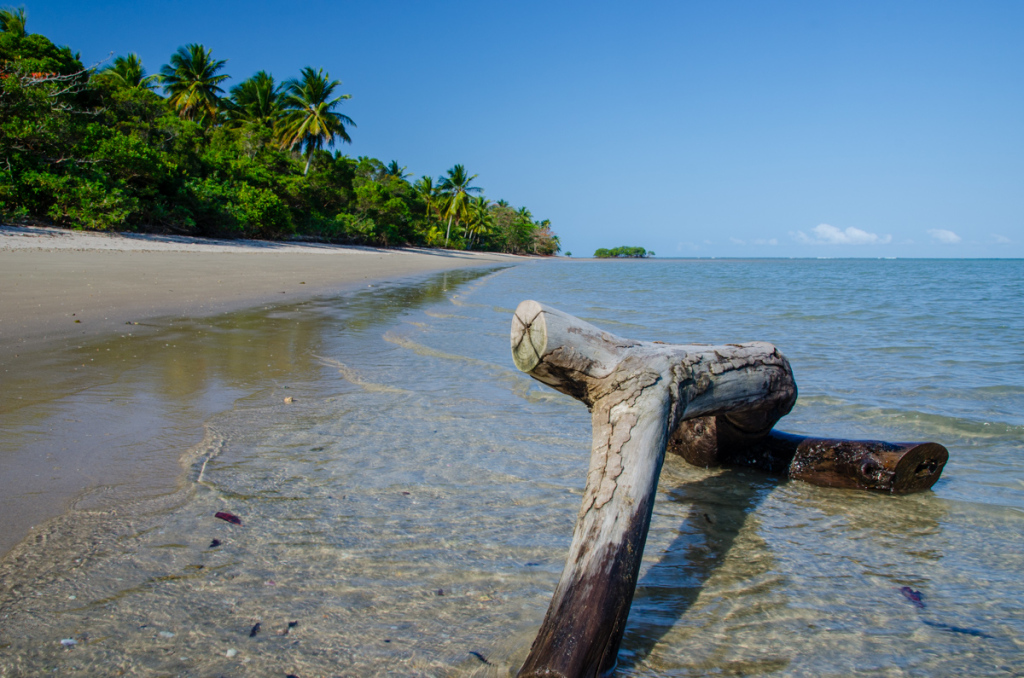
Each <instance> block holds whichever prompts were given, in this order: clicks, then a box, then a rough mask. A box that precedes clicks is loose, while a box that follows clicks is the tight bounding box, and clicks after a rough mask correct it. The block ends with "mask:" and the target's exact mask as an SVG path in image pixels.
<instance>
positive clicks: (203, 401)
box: [0, 227, 526, 556]
mask: <svg viewBox="0 0 1024 678" xmlns="http://www.w3.org/2000/svg"><path fill="white" fill-rule="evenodd" d="M523 261H526V259H524V258H523V257H513V256H510V255H500V254H487V253H462V252H445V251H433V250H381V249H374V248H355V247H337V246H326V245H317V244H293V243H264V242H252V241H248V242H247V241H227V242H210V241H201V240H196V239H192V238H174V237H171V238H168V237H159V236H127V237H124V236H110V235H104V234H92V233H74V232H68V231H61V230H59V229H42V228H26V229H20V228H11V227H0V379H2V385H3V389H2V391H0V393H2V396H0V431H2V434H3V435H2V436H0V517H2V523H0V525H2V526H0V556H3V555H4V554H6V553H8V552H9V551H10V549H11V548H12V547H14V546H15V545H16V544H17V543H18V542H20V541H21V540H22V539H24V538H25V536H26V535H28V534H29V533H30V531H31V528H32V527H33V526H36V525H39V524H41V523H43V522H44V521H46V520H47V519H50V518H53V517H56V516H59V515H61V514H63V513H64V512H65V511H67V510H68V509H69V508H79V509H92V508H95V509H98V510H117V507H118V506H120V505H122V504H123V503H125V502H126V501H131V500H135V499H138V498H140V497H145V496H157V495H160V494H161V493H165V492H169V491H173V490H174V488H175V484H176V482H178V480H179V479H180V477H181V472H182V469H181V467H180V464H179V461H180V459H181V457H182V454H183V453H184V451H185V450H187V449H188V448H189V447H190V446H193V445H196V444H198V443H199V442H200V441H201V440H202V438H203V436H204V429H203V422H204V421H206V420H207V419H208V418H209V416H211V415H212V414H213V413H215V412H218V411H223V410H224V409H230V408H231V407H232V406H233V403H234V401H235V400H236V399H237V398H238V397H239V395H240V394H241V393H243V392H245V391H246V390H247V389H250V390H253V391H255V390H259V389H260V388H265V386H266V383H269V382H273V383H276V384H282V383H287V382H288V380H289V379H294V378H296V375H294V374H293V373H292V372H291V370H292V368H293V367H294V359H295V354H294V353H295V351H296V349H295V347H294V346H292V343H294V342H293V341H292V339H293V338H292V339H287V340H286V339H282V337H288V336H290V335H289V333H288V330H287V329H286V327H285V326H280V327H275V326H274V324H273V322H270V321H268V320H267V318H268V314H271V315H272V314H273V313H278V314H280V313H284V314H291V316H292V318H293V319H292V320H289V321H288V323H286V324H285V325H286V326H287V327H290V326H291V325H292V324H293V323H299V324H300V325H301V324H302V323H304V322H305V321H304V320H301V316H302V314H303V313H304V311H302V310H301V308H298V309H296V305H297V304H299V302H303V301H310V300H313V299H315V298H317V297H324V298H328V297H332V296H336V295H339V294H343V293H346V294H348V293H356V292H357V291H358V290H360V289H363V290H368V288H371V287H380V286H383V287H388V286H392V285H393V284H394V281H395V280H396V279H404V278H412V279H415V278H422V276H424V275H426V274H429V273H430V272H432V271H442V270H449V269H456V268H469V267H482V266H486V267H494V266H501V265H512V264H517V263H522V262H523ZM267 308H270V309H274V311H273V312H270V311H267V310H266V309H267ZM279 309H280V310H279ZM229 312H231V313H232V315H231V316H230V319H229V320H226V321H222V320H221V319H223V318H228V317H229V316H226V315H225V314H228V313H229ZM246 323H251V326H248V325H246ZM253 341H255V342H256V343H258V344H259V345H260V346H259V351H258V355H256V354H253V353H252V352H251V351H249V350H248V349H249V346H251V345H252V344H251V343H250V342H253ZM240 342H241V343H240ZM290 342H291V343H290ZM246 344H248V345H246ZM303 350H308V347H307V349H303ZM279 361H280V362H279ZM257 363H258V365H257ZM218 364H219V365H221V366H222V367H216V365H218ZM264 364H266V367H263V365H264ZM218 370H220V371H219V372H218ZM214 373H216V376H215V377H211V376H210V375H211V374H214ZM202 375H206V376H202Z"/></svg>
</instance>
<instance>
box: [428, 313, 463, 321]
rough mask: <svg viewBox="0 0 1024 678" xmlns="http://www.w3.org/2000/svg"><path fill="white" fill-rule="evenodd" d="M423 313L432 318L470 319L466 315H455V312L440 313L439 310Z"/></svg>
mask: <svg viewBox="0 0 1024 678" xmlns="http://www.w3.org/2000/svg"><path fill="white" fill-rule="evenodd" d="M423 313H424V314H426V315H429V316H430V317H431V318H458V319H459V320H469V318H467V317H466V316H464V315H455V314H454V313H439V312H437V311H424V312H423Z"/></svg>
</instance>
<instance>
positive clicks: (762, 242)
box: [754, 238, 779, 245]
mask: <svg viewBox="0 0 1024 678" xmlns="http://www.w3.org/2000/svg"><path fill="white" fill-rule="evenodd" d="M754 244H755V245H778V244H779V240H778V238H772V239H770V240H765V239H764V238H758V239H757V240H755V241H754Z"/></svg>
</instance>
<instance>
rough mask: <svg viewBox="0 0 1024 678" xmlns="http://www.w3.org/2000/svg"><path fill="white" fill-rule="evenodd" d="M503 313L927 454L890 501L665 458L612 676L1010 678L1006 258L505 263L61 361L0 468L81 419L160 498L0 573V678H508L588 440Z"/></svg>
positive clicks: (13, 430)
mask: <svg viewBox="0 0 1024 678" xmlns="http://www.w3.org/2000/svg"><path fill="white" fill-rule="evenodd" d="M531 298H532V299H537V300H539V301H542V302H544V303H547V304H550V305H552V306H555V307H557V308H560V309H562V310H564V311H567V312H569V313H572V314H574V315H577V316H579V317H581V318H584V319H586V320H588V321H589V322H592V323H594V324H596V325H598V326H600V327H602V328H604V329H607V330H609V331H611V332H614V333H616V334H620V335H622V336H625V337H630V338H639V339H648V340H660V341H667V342H674V343H691V342H711V343H725V342H737V341H749V340H766V341H771V342H773V343H775V344H776V346H777V347H778V348H779V349H780V350H781V351H782V352H783V353H785V354H786V356H787V357H788V358H789V360H790V361H791V363H792V365H793V369H794V372H795V375H796V379H797V383H798V385H799V388H800V397H799V401H798V403H797V405H796V407H795V408H794V410H793V412H792V413H791V414H790V415H789V416H787V417H786V418H784V419H783V420H782V421H781V422H780V424H779V428H781V429H783V430H786V431H791V432H795V433H806V434H817V435H827V436H835V437H850V438H874V439H888V440H894V441H919V440H931V441H936V442H940V443H942V444H944V445H945V446H946V447H947V448H948V449H949V452H950V461H949V463H948V464H947V466H946V469H945V471H944V474H943V476H942V478H941V480H940V481H939V482H938V483H937V484H936V485H935V487H934V488H933V489H932V490H930V491H928V492H924V493H921V494H916V495H910V496H902V497H898V496H885V495H878V494H871V493H867V492H860V491H851V490H838V489H827V488H820V487H814V486H811V485H808V484H805V483H802V482H798V481H793V482H790V481H786V480H783V479H779V478H775V477H770V476H767V475H763V474H760V473H758V472H755V471H750V470H742V469H712V470H705V469H697V468H693V467H690V466H688V465H687V464H686V463H685V462H683V461H682V460H681V459H678V458H672V457H670V458H669V459H667V461H666V464H665V467H664V470H663V472H662V476H661V483H660V487H659V495H658V499H657V503H656V505H655V508H654V518H653V522H652V526H651V532H650V536H649V538H648V541H647V547H646V551H645V555H644V564H643V568H642V570H641V577H640V583H639V587H638V589H637V596H636V599H635V601H634V603H633V608H632V612H631V615H630V618H629V625H628V629H627V632H626V635H625V638H624V640H623V643H622V649H621V652H620V655H619V669H618V675H621V676H704V675H733V676H850V675H854V674H856V675H864V676H960V675H970V676H1019V675H1024V262H1022V261H1012V260H1003V261H976V260H971V261H951V260H941V261H925V260H752V261H730V260H717V261H682V260H680V261H673V260H649V261H621V262H541V263H528V264H525V265H521V266H516V267H511V268H505V269H490V270H485V271H481V270H475V271H461V272H450V273H446V274H438V275H434V276H432V277H429V278H424V279H420V280H416V281H404V282H397V283H393V284H389V285H384V286H379V287H374V288H370V289H366V290H365V291H362V292H359V293H353V294H347V295H345V296H341V297H338V298H331V299H318V300H314V301H307V302H304V303H300V304H292V305H287V306H277V307H273V308H263V309H255V310H251V311H247V312H242V313H234V314H230V315H225V316H222V317H218V318H212V319H209V318H208V319H195V320H190V319H177V320H176V321H175V322H174V323H173V324H169V325H167V326H165V327H164V328H163V329H154V330H152V331H150V332H149V333H142V334H138V335H136V336H133V337H121V336H118V337H111V338H109V339H104V340H97V341H96V342H93V343H91V344H88V345H84V346H82V347H81V348H79V349H77V351H76V352H73V355H69V356H67V357H66V359H67V361H68V364H70V363H71V362H74V363H76V364H77V363H78V362H79V360H81V361H82V365H83V367H84V366H85V358H86V357H90V359H94V358H95V357H96V356H104V357H105V358H106V362H105V363H104V364H103V365H102V366H98V367H97V368H96V370H98V371H97V373H96V374H98V375H100V376H96V377H91V378H88V377H85V376H81V375H80V376H77V377H75V379H74V380H72V381H68V382H67V383H66V384H65V385H64V386H62V387H61V388H59V389H57V390H56V391H54V392H53V393H50V394H49V395H48V396H47V397H46V398H39V399H37V400H36V401H32V403H29V404H26V405H25V406H23V407H20V409H19V408H16V409H14V410H11V411H7V412H6V413H5V414H3V418H0V423H2V425H3V427H4V435H5V438H6V439H7V441H8V443H7V444H8V449H9V450H10V449H13V447H16V446H17V445H19V444H22V443H19V442H17V441H23V440H29V439H30V438H31V439H32V440H35V441H36V442H34V443H32V444H39V443H38V441H39V440H40V439H42V440H44V441H46V440H47V438H46V436H47V435H50V436H51V438H50V439H49V443H48V444H49V445H50V447H51V448H52V449H53V450H58V449H59V448H60V447H64V448H74V444H72V443H71V442H69V439H68V438H67V436H68V433H67V428H66V427H62V426H59V425H57V424H55V423H54V422H58V421H67V420H68V417H72V418H73V417H76V416H77V417H79V418H80V419H81V418H83V417H84V418H89V417H93V418H94V419H95V421H96V422H99V424H97V425H99V426H102V427H108V428H109V431H108V432H107V435H110V436H111V437H112V438H117V437H118V436H119V435H122V434H123V435H126V436H128V438H127V439H129V440H130V441H132V442H131V446H130V449H127V448H126V449H125V450H122V452H120V453H121V454H125V455H139V457H140V458H143V459H147V460H148V459H149V458H150V456H154V455H155V456H159V457H160V458H162V459H164V462H165V463H166V462H167V459H170V460H171V461H170V462H169V463H171V464H172V465H174V464H178V463H180V473H177V471H175V473H177V476H178V482H176V483H169V484H168V483H165V484H164V486H161V485H160V483H159V482H156V481H154V480H153V479H152V478H148V479H147V476H146V475H145V474H141V475H138V477H134V478H131V479H128V480H120V481H119V482H118V483H116V484H104V483H103V482H102V479H100V480H98V481H97V482H96V483H95V484H94V485H95V486H94V487H93V489H91V490H90V491H88V492H87V493H86V494H85V495H83V496H81V497H79V498H78V499H77V500H76V502H75V503H74V505H73V507H72V508H71V510H70V511H68V512H67V513H65V514H64V515H62V516H60V517H59V518H56V519H54V520H52V521H50V522H48V523H47V524H45V525H44V526H42V527H39V528H37V529H36V530H35V531H34V532H33V533H32V535H30V537H29V539H28V540H27V541H26V542H24V543H22V544H21V545H19V546H18V547H17V548H15V549H14V550H13V551H12V552H11V553H9V554H8V555H7V557H6V558H5V559H4V560H3V561H2V562H0V576H2V580H0V582H2V583H0V675H3V676H34V675H43V674H47V675H61V676H92V675H128V676H242V675H246V676H282V677H283V676H285V675H288V674H291V675H295V676H300V677H301V678H308V677H309V676H376V675H394V676H467V675H479V676H507V675H510V674H514V672H515V670H516V669H517V668H518V665H519V663H521V662H522V660H523V659H524V658H525V656H526V653H527V651H528V650H529V646H530V643H531V641H532V637H533V633H534V632H535V631H536V629H537V627H538V626H539V624H540V621H541V619H542V618H543V615H544V613H545V611H546V609H547V605H548V601H549V599H550V595H551V592H552V590H553V588H554V585H555V582H556V581H557V579H558V576H559V573H560V571H561V568H562V564H563V559H564V556H565V551H566V548H567V546H568V543H569V539H570V537H571V532H572V526H573V521H574V519H575V515H576V512H577V510H578V508H579V502H580V494H581V490H582V488H583V483H584V478H585V475H586V469H587V462H588V456H589V441H590V422H589V416H588V414H587V412H586V409H585V408H584V406H583V405H582V404H580V403H578V402H576V401H574V400H572V399H570V398H569V397H567V396H563V395H561V394H558V393H556V392H554V391H552V390H550V389H548V388H547V387H545V386H543V385H541V384H539V383H537V382H534V381H533V380H531V379H530V378H529V377H527V376H525V375H523V374H521V373H519V372H517V371H516V370H515V368H514V366H513V365H512V361H511V358H510V354H509V327H510V324H511V317H512V310H513V309H514V308H515V306H516V305H517V304H518V303H519V302H520V301H522V300H524V299H531ZM158 324H159V323H158ZM54 369H56V368H54ZM62 383H63V382H62ZM11 388H13V389H14V392H15V393H19V391H18V390H17V389H19V388H21V389H23V390H25V393H28V388H29V387H28V386H25V385H23V384H20V383H18V384H8V389H9V392H10V389H11ZM61 389H63V390H61ZM285 398H292V402H289V403H286V402H285ZM199 405H202V407H200V406H199ZM154 411H159V412H162V413H164V416H170V415H167V414H166V413H168V412H171V413H174V412H177V413H179V415H181V416H179V417H178V419H176V420H175V421H177V422H178V423H177V424H176V426H177V428H176V429H175V430H174V431H173V432H172V433H173V435H172V434H171V433H168V432H167V431H168V429H167V427H166V426H165V427H163V428H161V427H159V426H155V425H154V426H153V427H152V431H151V432H147V431H148V429H147V428H146V426H144V425H139V424H138V420H137V419H135V417H136V413H142V412H154ZM111 412H114V413H116V414H114V415H112V414H110V413H111ZM197 412H205V413H206V414H203V415H202V416H201V417H198V418H192V417H195V416H196V414H195V413H197ZM104 413H106V414H104ZM186 415H188V416H186ZM138 416H140V417H141V416H143V415H142V414H138ZM104 417H107V418H106V419H104ZM80 419H79V420H80ZM133 420H134V421H135V423H134V424H133V423H132V422H133ZM126 429H130V435H129V434H127V433H124V430H126ZM47 431H50V432H51V433H49V434H47V433H46V432H47ZM54 431H56V433H54ZM33 436H34V437H33ZM11 440H14V441H15V442H14V443H11V442H10V441H11ZM186 440H191V442H188V443H187V444H186V443H185V442H182V441H186ZM175 441H177V442H175ZM24 444H25V445H27V444H28V443H24ZM175 445H177V447H175ZM154 450H156V452H155V451H154ZM72 451H73V450H72ZM66 453H67V454H70V453H71V452H66ZM12 454H13V452H12ZM54 454H57V457H58V460H59V453H58V452H54ZM147 455H148V456H147ZM155 456H154V458H153V460H152V461H147V462H146V463H147V465H149V467H151V468H156V467H157V466H159V464H160V463H161V462H160V461H159V459H156V458H155ZM81 463H83V464H84V465H85V466H86V467H87V466H88V460H85V461H84V462H81ZM177 468H178V467H177V466H175V469H177ZM175 473H171V474H170V476H174V475H175ZM161 487H163V489H160V488H161ZM140 488H141V489H140ZM218 511H229V512H231V513H233V514H235V515H237V516H238V517H240V518H241V520H242V525H241V526H236V525H231V524H229V523H227V522H225V521H222V520H218V519H217V518H215V517H214V514H215V513H216V512H218ZM213 540H217V541H219V545H218V546H214V547H211V545H212V544H213ZM904 586H909V587H912V588H913V589H914V590H916V591H920V593H921V601H922V603H923V607H920V606H917V605H915V604H914V603H913V602H912V601H910V600H908V599H907V598H905V597H904V596H903V595H902V594H901V592H900V588H901V587H904ZM293 622H295V623H294V624H292V623H293ZM257 624H259V628H258V629H256V625H257ZM254 630H255V633H254ZM62 640H63V641H65V644H62V642H61V641H62ZM70 641H74V644H73V645H72V644H71V643H70Z"/></svg>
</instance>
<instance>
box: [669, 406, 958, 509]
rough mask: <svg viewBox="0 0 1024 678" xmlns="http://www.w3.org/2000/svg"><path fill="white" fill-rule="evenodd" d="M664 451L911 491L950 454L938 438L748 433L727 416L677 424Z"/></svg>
mask: <svg viewBox="0 0 1024 678" xmlns="http://www.w3.org/2000/svg"><path fill="white" fill-rule="evenodd" d="M668 451H669V452H673V453H675V454H678V455H680V456H682V457H683V459H685V460H686V461H688V462H690V463H691V464H694V465H695V466H703V467H705V468H707V467H712V466H750V467H753V468H756V469H760V470H762V471H765V472H767V473H775V474H782V475H786V476H788V477H790V478H795V479H798V480H804V481H806V482H809V483H812V484H814V485H824V486H826V487H848V488H854V489H860V490H873V491H876V492H887V493H890V494H910V493H911V492H920V491H922V490H927V489H928V488H929V487H931V486H932V485H934V484H935V481H936V480H938V479H939V476H940V475H941V474H942V469H943V467H944V466H945V465H946V460H948V459H949V452H948V451H947V450H946V448H945V447H943V446H942V445H939V444H938V443H887V442H883V441H881V440H837V439H832V438H811V437H808V436H799V435H794V434H792V433H783V432H782V431H774V430H773V431H769V432H768V433H767V434H766V435H758V436H751V435H747V434H746V433H745V432H743V431H740V430H737V429H736V428H735V427H734V426H732V425H731V423H730V422H729V420H728V418H727V417H721V416H719V417H699V418H697V419H690V420H689V421H684V422H682V423H680V424H679V426H678V428H676V430H675V432H674V433H673V434H672V437H671V438H669V442H668Z"/></svg>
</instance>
